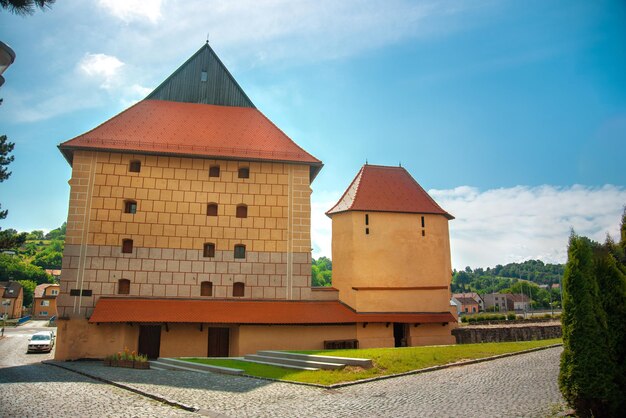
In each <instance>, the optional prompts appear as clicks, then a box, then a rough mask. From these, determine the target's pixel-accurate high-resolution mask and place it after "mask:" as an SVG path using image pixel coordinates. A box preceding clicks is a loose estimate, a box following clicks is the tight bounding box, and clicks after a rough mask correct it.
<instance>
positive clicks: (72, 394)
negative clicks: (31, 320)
mask: <svg viewBox="0 0 626 418" xmlns="http://www.w3.org/2000/svg"><path fill="white" fill-rule="evenodd" d="M37 325H38V324H30V326H27V327H19V328H15V329H10V328H7V332H6V334H5V337H4V338H2V339H0V395H1V396H0V416H1V417H34V416H37V417H46V416H47V417H104V416H106V417H178V416H197V415H196V414H193V413H190V412H187V411H184V410H181V409H178V408H173V407H171V406H168V405H165V404H163V403H160V402H157V401H153V400H151V399H149V398H146V397H144V396H141V395H137V394H134V393H132V392H129V391H127V390H123V389H119V388H116V387H114V386H111V385H107V384H104V383H100V382H97V381H95V380H93V379H90V378H88V377H83V376H81V375H78V374H76V373H73V372H70V371H66V370H62V369H59V368H57V367H51V366H46V365H44V364H41V363H40V362H41V361H42V360H46V359H51V358H52V357H53V354H52V353H51V354H47V353H41V354H39V353H37V354H26V348H27V345H28V338H29V336H30V335H31V334H33V333H34V332H37V331H39V330H40V329H38V327H37ZM41 329H46V328H41ZM48 329H49V328H48Z"/></svg>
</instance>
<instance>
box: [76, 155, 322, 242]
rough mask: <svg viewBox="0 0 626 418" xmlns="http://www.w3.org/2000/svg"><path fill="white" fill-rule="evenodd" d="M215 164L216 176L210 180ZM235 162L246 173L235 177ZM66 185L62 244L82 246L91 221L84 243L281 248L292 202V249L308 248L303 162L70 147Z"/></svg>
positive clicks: (306, 175) (306, 177)
mask: <svg viewBox="0 0 626 418" xmlns="http://www.w3.org/2000/svg"><path fill="white" fill-rule="evenodd" d="M131 160H139V161H141V171H140V172H139V173H134V172H129V170H128V168H129V162H130V161H131ZM214 165H219V166H220V176H219V177H209V167H211V166H214ZM240 167H249V169H250V177H249V178H247V179H240V178H238V176H237V173H238V169H239V168H240ZM69 184H70V186H71V192H70V210H69V214H68V222H67V235H66V244H70V245H71V244H82V243H84V242H85V240H84V239H83V234H84V233H85V226H87V225H86V223H89V225H88V232H87V241H86V242H87V243H88V244H94V245H113V246H119V245H121V241H122V239H124V238H132V239H133V241H134V245H135V246H137V247H147V248H172V249H201V248H202V246H203V245H204V243H205V242H207V238H211V239H213V240H214V241H215V243H216V249H217V250H232V248H233V247H234V245H235V244H245V245H246V248H247V249H248V250H250V251H270V252H273V251H277V252H285V251H287V238H288V236H287V229H288V218H289V215H290V214H289V211H288V207H289V205H291V207H292V213H291V216H292V217H293V225H292V227H293V247H292V251H294V252H310V250H311V243H310V239H311V238H310V210H311V209H310V194H311V189H310V187H309V167H308V166H306V165H297V164H283V163H273V162H241V161H225V160H208V159H202V158H178V157H166V156H159V157H157V156H147V155H141V154H121V153H108V152H89V151H75V153H74V160H73V169H72V178H71V179H70V181H69ZM290 188H292V191H293V194H292V198H291V202H290V201H289V200H290V199H289V189H290ZM126 199H133V200H135V201H136V202H137V213H135V214H127V213H123V209H124V201H125V200H126ZM211 202H215V203H218V216H216V217H215V216H207V214H206V210H207V204H208V203H211ZM239 204H245V205H247V206H248V217H247V218H244V219H241V218H237V217H236V216H235V215H236V207H237V205H239ZM85 210H88V211H89V216H88V217H85Z"/></svg>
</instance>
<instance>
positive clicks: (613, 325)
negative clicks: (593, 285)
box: [595, 238, 626, 416]
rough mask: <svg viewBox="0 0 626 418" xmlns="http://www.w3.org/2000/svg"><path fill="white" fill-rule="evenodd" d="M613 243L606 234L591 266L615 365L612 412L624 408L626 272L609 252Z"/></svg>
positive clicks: (625, 386) (625, 387)
mask: <svg viewBox="0 0 626 418" xmlns="http://www.w3.org/2000/svg"><path fill="white" fill-rule="evenodd" d="M615 247H616V244H615V243H614V242H613V241H612V240H611V239H610V238H607V240H606V242H605V244H604V245H603V246H598V247H597V248H596V251H595V270H596V278H597V280H598V286H599V288H600V292H601V294H602V298H601V306H602V309H603V310H604V312H605V314H606V321H607V331H608V333H607V336H608V344H609V352H610V354H611V357H612V358H611V361H612V363H613V364H614V365H615V367H614V370H615V381H614V385H615V389H616V391H615V393H614V396H613V399H612V400H611V402H610V404H611V409H612V413H613V415H614V416H619V412H620V411H624V410H626V275H625V274H624V273H623V272H622V270H620V268H619V267H618V265H619V261H618V260H616V259H615V257H614V256H613V253H614V251H613V250H614V248H615Z"/></svg>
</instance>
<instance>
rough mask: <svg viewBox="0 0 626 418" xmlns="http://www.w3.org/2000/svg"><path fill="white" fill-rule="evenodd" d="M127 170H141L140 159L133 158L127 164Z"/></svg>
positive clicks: (134, 171) (132, 171) (137, 171)
mask: <svg viewBox="0 0 626 418" xmlns="http://www.w3.org/2000/svg"><path fill="white" fill-rule="evenodd" d="M128 171H130V172H131V173H139V172H140V171H141V161H139V160H133V161H131V162H130V164H129V166H128Z"/></svg>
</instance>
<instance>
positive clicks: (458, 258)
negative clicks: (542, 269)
mask: <svg viewBox="0 0 626 418" xmlns="http://www.w3.org/2000/svg"><path fill="white" fill-rule="evenodd" d="M429 194H430V195H431V196H432V197H433V198H434V199H435V200H436V201H437V202H438V203H439V205H440V206H441V207H443V208H444V209H445V210H446V211H448V212H449V213H451V214H452V215H454V216H455V217H456V219H455V220H453V221H451V222H450V239H451V247H452V265H453V267H455V268H457V269H459V268H464V267H465V266H467V265H470V266H472V267H488V266H495V265H496V264H506V263H510V262H518V261H523V260H527V259H540V260H543V261H544V262H552V263H563V262H565V261H566V259H567V239H568V237H569V234H570V230H571V228H574V230H575V231H576V233H577V234H579V235H584V236H588V237H589V238H591V239H594V240H596V241H601V242H602V241H604V239H605V238H606V234H607V233H609V234H611V235H612V236H613V237H614V238H619V223H620V219H621V213H622V208H623V207H624V205H626V188H625V187H622V186H613V185H605V186H603V187H586V186H581V185H574V186H571V187H555V186H547V185H544V186H538V187H529V186H516V187H512V188H501V189H492V190H486V191H483V192H481V191H480V190H478V189H476V188H474V187H469V186H461V187H457V188H454V189H450V190H430V191H429ZM339 195H340V194H339V193H336V198H334V199H331V198H329V195H323V196H319V197H316V196H315V194H314V196H313V202H312V211H313V213H312V240H313V249H314V252H313V256H314V257H319V256H320V255H326V256H329V257H330V255H331V253H330V248H331V243H330V241H331V227H330V225H331V223H330V220H328V219H327V218H326V217H325V215H323V212H325V211H326V210H328V209H329V208H330V207H331V206H332V205H333V204H334V203H336V201H337V199H338V197H339ZM325 218H326V219H325Z"/></svg>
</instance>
